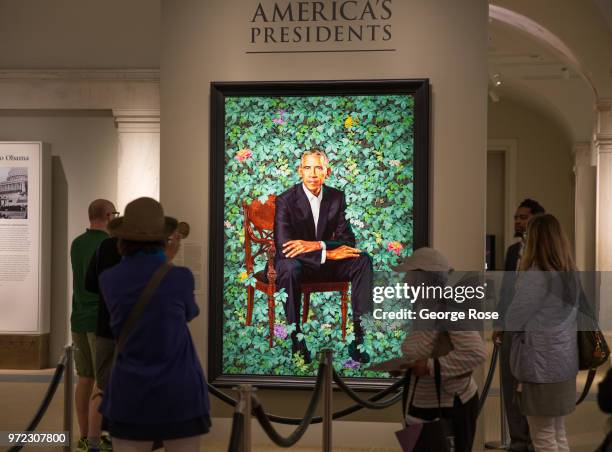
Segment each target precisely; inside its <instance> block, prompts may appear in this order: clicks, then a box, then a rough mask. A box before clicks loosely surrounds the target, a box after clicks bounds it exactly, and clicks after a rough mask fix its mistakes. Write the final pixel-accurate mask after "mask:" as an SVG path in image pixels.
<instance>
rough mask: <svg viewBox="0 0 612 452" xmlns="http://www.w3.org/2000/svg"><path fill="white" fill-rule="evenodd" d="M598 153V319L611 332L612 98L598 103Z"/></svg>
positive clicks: (595, 136)
mask: <svg viewBox="0 0 612 452" xmlns="http://www.w3.org/2000/svg"><path fill="white" fill-rule="evenodd" d="M593 144H594V150H595V153H596V156H597V223H596V224H597V231H596V262H597V270H598V271H599V272H601V273H600V286H599V300H600V311H599V318H600V321H601V323H602V329H604V330H606V333H607V336H608V337H610V336H611V333H612V99H610V100H606V101H601V102H598V104H597V123H596V127H595V134H594V140H593Z"/></svg>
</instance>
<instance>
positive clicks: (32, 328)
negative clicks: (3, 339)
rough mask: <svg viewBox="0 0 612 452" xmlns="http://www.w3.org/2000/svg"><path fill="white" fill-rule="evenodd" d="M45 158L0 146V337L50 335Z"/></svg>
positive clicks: (35, 147) (33, 147) (20, 146)
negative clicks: (20, 334) (1, 334)
mask: <svg viewBox="0 0 612 452" xmlns="http://www.w3.org/2000/svg"><path fill="white" fill-rule="evenodd" d="M50 199H51V198H50V155H49V154H48V153H47V152H45V151H44V150H43V144H42V143H40V142H8V143H7V142H0V313H1V314H2V315H0V333H18V334H19V333H28V334H43V333H48V332H49V290H48V281H49V279H48V275H49V265H45V261H46V260H47V259H48V258H49V253H48V252H47V249H48V246H49V240H48V237H50V224H51V222H50V211H49V210H48V209H49V207H50Z"/></svg>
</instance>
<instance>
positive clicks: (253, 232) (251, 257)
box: [242, 196, 349, 347]
mask: <svg viewBox="0 0 612 452" xmlns="http://www.w3.org/2000/svg"><path fill="white" fill-rule="evenodd" d="M275 203H276V196H269V197H268V200H267V201H266V202H265V203H261V202H260V201H258V200H255V201H253V202H252V203H251V204H247V203H246V202H244V203H242V207H243V209H244V247H245V260H246V269H247V273H248V275H249V276H251V275H254V276H255V287H252V286H247V316H246V324H247V325H250V324H251V322H252V321H253V300H254V298H255V289H257V290H259V291H261V292H263V293H265V294H266V295H267V296H268V322H269V324H270V332H269V336H268V339H269V342H270V347H272V346H273V340H274V320H275V319H274V293H275V292H276V270H275V269H274V255H275V254H276V248H275V246H274V211H275V208H276V204H275ZM255 246H257V249H256V250H255V251H254V250H253V248H255ZM262 254H265V255H266V258H267V261H268V270H267V275H264V272H263V271H260V272H257V273H255V274H254V273H253V272H254V264H255V258H256V257H257V256H260V255H262ZM265 276H267V281H266V277H265ZM348 289H349V283H348V282H346V281H339V282H333V281H330V282H312V283H308V282H307V283H302V285H301V291H302V293H303V294H304V306H303V309H302V324H303V323H305V322H306V321H307V320H308V314H309V312H310V294H311V293H314V292H340V311H341V313H342V340H343V341H344V340H345V338H346V315H347V302H348Z"/></svg>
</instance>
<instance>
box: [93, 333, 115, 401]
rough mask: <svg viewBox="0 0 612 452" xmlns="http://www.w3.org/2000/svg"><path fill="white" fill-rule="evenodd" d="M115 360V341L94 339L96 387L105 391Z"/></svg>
mask: <svg viewBox="0 0 612 452" xmlns="http://www.w3.org/2000/svg"><path fill="white" fill-rule="evenodd" d="M114 358H115V340H114V339H108V338H106V337H100V336H97V337H96V386H97V387H98V388H100V389H101V390H102V391H105V390H106V386H107V385H108V380H109V378H110V374H111V370H112V369H113V361H114Z"/></svg>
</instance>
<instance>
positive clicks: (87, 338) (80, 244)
mask: <svg viewBox="0 0 612 452" xmlns="http://www.w3.org/2000/svg"><path fill="white" fill-rule="evenodd" d="M118 214H119V212H116V211H115V206H114V205H113V203H112V202H110V201H108V200H106V199H96V200H95V201H93V202H92V203H91V204H90V205H89V209H88V215H89V228H88V229H87V230H86V231H85V232H84V233H83V234H81V235H79V236H78V237H77V238H75V239H74V241H73V242H72V245H71V247H70V262H71V263H72V315H71V316H70V327H71V328H70V329H71V331H72V342H73V344H74V345H75V350H74V362H75V367H76V370H77V375H78V376H79V380H78V382H77V385H76V392H75V403H76V412H77V419H78V423H79V429H80V430H81V441H79V448H78V450H83V451H87V448H88V446H87V441H86V440H85V439H86V438H87V434H88V430H89V424H90V422H91V423H92V424H93V423H101V422H102V419H101V416H100V414H99V413H97V411H96V410H95V409H91V410H90V400H91V395H92V391H93V386H94V382H95V372H94V368H95V367H94V352H95V339H96V322H97V315H98V302H99V299H100V297H99V295H98V294H94V293H91V292H88V291H87V290H85V275H86V274H87V268H88V267H89V262H90V261H91V258H92V257H93V256H94V254H95V253H96V249H97V248H98V245H100V243H101V242H102V241H103V240H104V239H106V238H107V237H108V233H107V232H106V227H107V225H108V223H109V221H110V220H112V219H113V218H114V217H115V216H117V215H118Z"/></svg>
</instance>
